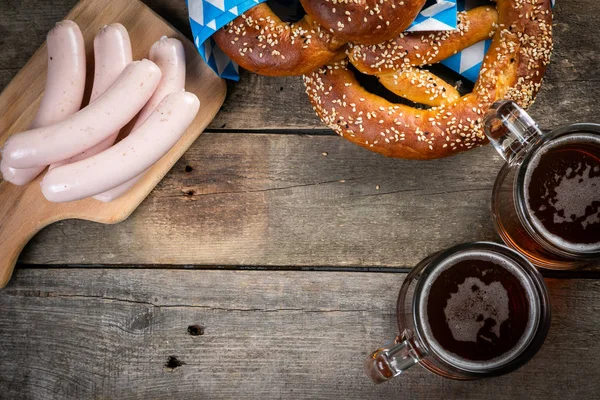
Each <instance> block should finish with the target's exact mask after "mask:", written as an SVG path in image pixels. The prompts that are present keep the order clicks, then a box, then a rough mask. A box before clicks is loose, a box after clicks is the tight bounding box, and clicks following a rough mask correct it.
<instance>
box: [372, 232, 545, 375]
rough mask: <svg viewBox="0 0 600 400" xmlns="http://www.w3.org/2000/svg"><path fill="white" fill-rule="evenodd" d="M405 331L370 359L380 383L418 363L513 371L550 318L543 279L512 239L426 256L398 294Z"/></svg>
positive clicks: (449, 369) (451, 370)
mask: <svg viewBox="0 0 600 400" xmlns="http://www.w3.org/2000/svg"><path fill="white" fill-rule="evenodd" d="M396 312H397V314H396V315H397V321H398V328H399V332H400V335H399V336H398V337H397V338H396V339H395V341H394V342H393V343H391V344H389V345H388V346H385V347H383V348H380V349H377V350H376V351H375V352H373V353H372V354H371V356H370V357H368V358H367V360H366V361H365V372H366V373H367V374H368V375H369V376H370V377H371V378H372V379H373V381H375V382H377V383H381V382H385V381H387V380H389V379H391V378H393V377H396V376H398V375H400V374H401V373H402V372H404V371H405V370H406V369H407V368H409V367H411V366H413V365H415V364H417V363H419V364H421V365H422V366H423V367H425V368H426V369H428V370H430V371H431V372H434V373H436V374H438V375H441V376H443V377H446V378H452V379H461V380H467V379H478V378H484V377H490V376H497V375H502V374H506V373H508V372H510V371H513V370H515V369H517V368H519V367H520V366H522V365H523V364H525V363H526V362H527V361H529V360H530V359H531V358H532V357H533V356H534V355H535V354H536V353H537V351H538V350H539V349H540V347H541V346H542V344H543V342H544V339H545V338H546V334H547V333H548V328H549V325H550V305H549V302H548V293H547V289H546V285H545V283H544V280H543V279H542V277H541V275H540V274H539V272H538V271H537V270H536V269H535V267H534V266H533V265H532V264H531V263H530V262H529V261H528V260H527V259H526V258H525V257H523V256H522V255H520V254H519V253H517V252H516V251H514V250H511V249H509V248H508V247H506V246H503V245H500V244H496V243H489V242H476V243H467V244H462V245H458V246H455V247H453V248H451V249H449V250H445V251H442V252H438V253H437V254H434V255H432V256H430V257H428V258H426V259H424V260H423V261H421V262H420V263H419V264H418V265H417V266H416V267H415V268H413V269H412V270H411V272H410V273H409V274H408V276H407V277H406V279H405V280H404V283H403V284H402V287H401V288H400V293H399V295H398V302H397V311H396Z"/></svg>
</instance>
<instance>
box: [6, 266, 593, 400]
mask: <svg viewBox="0 0 600 400" xmlns="http://www.w3.org/2000/svg"><path fill="white" fill-rule="evenodd" d="M404 276H405V275H404V274H390V273H381V274H373V273H335V272H274V271H268V272H260V271H186V270H132V269H112V270H106V269H87V270H83V269H75V270H73V269H51V270H47V269H20V270H17V271H16V272H15V277H14V280H13V281H12V282H11V284H10V285H9V287H7V288H6V289H5V290H4V291H3V292H2V294H1V295H0V312H1V313H2V317H1V318H0V332H2V341H0V352H1V354H2V363H0V388H2V395H1V396H0V397H2V398H7V399H9V398H39V399H84V398H102V399H104V398H114V399H122V400H123V399H148V398H152V399H167V398H170V399H173V398H177V399H192V398H193V399H199V398H200V399H230V398H244V399H265V398H290V399H296V398H310V399H361V400H362V399H371V398H385V399H398V398H401V399H429V398H431V399H442V398H443V399H483V398H485V399H519V398H524V399H533V398H540V399H560V400H563V399H569V398H570V399H590V398H594V397H596V396H597V394H598V392H597V389H598V369H600V358H599V357H597V355H598V354H599V352H600V342H599V341H598V340H597V336H598V333H599V330H600V328H599V326H598V323H597V317H596V316H597V315H598V313H599V312H600V298H599V297H598V295H597V292H598V290H599V289H600V287H599V286H598V282H597V281H590V280H576V279H573V280H556V279H550V280H548V281H547V283H548V286H549V288H550V295H551V299H552V306H553V321H552V326H551V328H550V333H549V336H548V339H547V340H546V343H545V344H544V346H543V347H542V349H541V351H540V352H539V353H538V355H537V356H536V357H535V358H534V359H533V360H532V361H531V362H530V363H528V364H527V365H526V366H524V367H523V368H521V369H520V370H518V371H516V372H514V373H512V374H510V375H507V376H504V377H500V378H493V379H488V380H481V381H477V382H456V381H449V380H446V379H442V378H440V377H438V376H435V375H433V374H431V373H430V372H427V371H425V370H424V369H422V368H421V367H419V366H415V367H414V368H412V369H410V370H409V371H407V372H406V374H405V375H403V376H401V377H399V378H397V379H396V380H395V381H392V382H388V383H385V384H382V385H379V386H376V385H374V384H372V383H371V382H370V381H369V380H368V378H367V377H366V376H365V375H364V374H363V372H362V362H363V359H364V357H366V356H367V355H368V354H369V352H370V351H372V350H374V349H375V348H376V347H377V346H378V345H382V344H384V343H385V342H386V341H388V340H390V339H391V338H393V337H394V335H396V333H397V330H396V327H395V322H394V321H395V316H394V308H395V300H396V296H397V292H398V289H399V287H400V284H401V283H402V280H403V279H404ZM189 326H196V332H199V331H200V328H199V326H201V327H203V330H204V334H203V335H199V336H192V335H190V334H189V333H188V327H189ZM193 329H194V328H192V331H193ZM171 357H174V358H171ZM170 358H171V359H170ZM169 360H170V362H169ZM178 362H179V363H181V364H182V365H181V366H179V367H176V368H168V367H167V365H170V366H171V367H175V366H176V365H178Z"/></svg>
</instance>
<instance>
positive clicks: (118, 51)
mask: <svg viewBox="0 0 600 400" xmlns="http://www.w3.org/2000/svg"><path fill="white" fill-rule="evenodd" d="M131 61H132V56H131V41H130V39H129V34H128V33H127V29H126V28H125V27H124V26H123V25H121V24H118V23H115V24H110V25H104V26H103V27H102V28H101V29H100V31H98V33H97V34H96V37H95V38H94V86H93V87H92V95H91V97H90V103H93V102H94V101H96V99H97V98H98V97H100V95H102V94H103V93H104V92H106V90H107V89H108V88H109V87H110V85H112V84H113V83H114V82H115V81H116V80H117V78H118V77H119V75H120V74H121V72H123V70H124V69H125V67H126V66H127V65H128V64H129V63H130V62H131ZM118 135H119V131H116V132H114V133H113V134H112V135H110V136H109V137H108V138H106V139H104V140H103V141H101V142H100V143H98V144H97V145H95V146H93V147H91V148H89V149H87V150H86V151H84V152H83V153H80V154H77V155H76V156H73V157H71V158H69V159H67V160H63V161H60V162H58V163H55V164H52V165H50V169H52V168H55V167H57V166H59V165H63V164H70V163H72V162H75V161H79V160H83V159H85V158H88V157H91V156H93V155H94V154H98V153H100V152H101V151H103V150H106V149H108V148H109V147H110V146H112V144H113V143H114V142H115V140H117V136H118Z"/></svg>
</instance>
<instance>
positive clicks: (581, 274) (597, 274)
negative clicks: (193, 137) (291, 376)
mask: <svg viewBox="0 0 600 400" xmlns="http://www.w3.org/2000/svg"><path fill="white" fill-rule="evenodd" d="M598 267H600V265H594V266H590V267H588V268H581V269H578V270H569V271H564V270H540V273H541V274H542V276H544V277H545V278H555V279H600V269H599V268H598ZM17 268H20V269H58V268H68V269H122V270H146V269H169V270H204V271H258V272H262V271H299V272H355V273H367V272H368V273H376V274H408V273H409V272H410V271H411V269H412V267H400V268H398V267H377V266H373V267H368V266H367V267H365V266H362V267H336V266H319V267H300V266H299V267H294V266H276V265H219V266H214V265H201V264H22V263H19V264H17Z"/></svg>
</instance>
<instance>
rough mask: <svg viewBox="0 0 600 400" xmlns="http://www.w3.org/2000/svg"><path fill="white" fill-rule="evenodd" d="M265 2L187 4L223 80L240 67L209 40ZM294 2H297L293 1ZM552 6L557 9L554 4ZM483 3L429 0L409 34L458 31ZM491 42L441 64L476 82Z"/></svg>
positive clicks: (191, 0) (196, 33)
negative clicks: (464, 13)
mask: <svg viewBox="0 0 600 400" xmlns="http://www.w3.org/2000/svg"><path fill="white" fill-rule="evenodd" d="M265 1H266V0H186V3H187V6H188V10H189V17H190V26H191V28H192V35H193V37H194V44H195V45H196V47H197V48H198V52H199V53H200V55H201V56H202V58H203V59H204V61H206V63H207V64H208V66H210V67H211V68H212V69H213V71H215V72H216V73H217V75H219V76H220V77H222V78H226V79H231V80H235V81H237V80H239V72H238V66H237V64H235V63H234V62H233V61H231V59H229V57H228V56H227V55H226V54H225V53H223V51H222V50H221V49H220V48H219V47H218V46H217V45H216V44H215V42H214V40H213V39H211V38H210V37H211V36H212V35H213V33H215V31H217V30H218V29H220V28H222V27H223V26H225V25H226V24H228V23H229V22H231V21H233V20H234V19H235V18H237V17H238V16H239V15H241V14H242V13H244V12H246V11H247V10H249V9H250V8H252V7H254V6H255V5H257V4H259V3H263V2H265ZM293 1H295V0H293ZM551 1H552V6H554V0H551ZM465 2H467V6H468V8H471V6H475V5H477V2H479V3H481V0H459V4H458V5H457V0H428V1H427V2H426V3H425V6H424V7H423V9H422V10H421V12H420V13H419V15H417V18H415V20H414V21H413V23H412V25H411V26H410V27H409V28H408V31H411V32H417V31H445V30H455V29H456V26H457V12H458V10H464V9H465ZM472 3H473V4H472ZM490 43H491V40H486V41H482V42H479V43H476V44H474V45H473V46H471V47H468V48H466V49H464V50H463V51H461V52H460V53H457V54H454V55H453V56H451V57H449V58H447V59H446V60H444V61H442V64H444V65H445V66H447V67H448V68H450V69H452V70H453V71H455V72H458V73H459V74H460V75H461V76H463V77H464V78H466V79H468V80H470V81H473V82H474V81H476V80H477V77H478V75H479V70H480V68H481V63H482V62H483V57H484V56H485V53H486V52H487V50H488V48H489V46H490Z"/></svg>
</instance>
